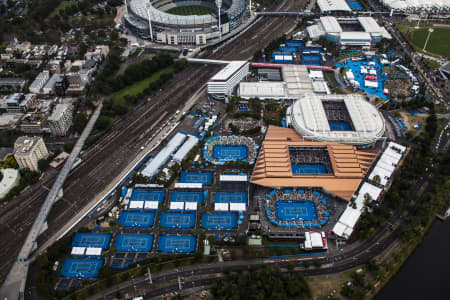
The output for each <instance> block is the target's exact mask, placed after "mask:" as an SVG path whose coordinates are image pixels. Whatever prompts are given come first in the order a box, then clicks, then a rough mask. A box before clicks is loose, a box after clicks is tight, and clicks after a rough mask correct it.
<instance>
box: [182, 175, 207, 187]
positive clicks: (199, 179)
mask: <svg viewBox="0 0 450 300" xmlns="http://www.w3.org/2000/svg"><path fill="white" fill-rule="evenodd" d="M180 182H182V183H202V184H204V185H208V184H210V183H211V182H212V173H191V172H181V177H180Z"/></svg>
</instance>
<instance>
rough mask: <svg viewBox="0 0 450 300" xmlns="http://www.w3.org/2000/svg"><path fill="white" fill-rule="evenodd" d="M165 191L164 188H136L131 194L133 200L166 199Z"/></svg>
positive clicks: (159, 200)
mask: <svg viewBox="0 0 450 300" xmlns="http://www.w3.org/2000/svg"><path fill="white" fill-rule="evenodd" d="M165 194H166V193H165V192H164V191H163V190H143V189H135V190H134V191H133V194H131V201H158V202H160V203H162V202H163V201H164V196H165Z"/></svg>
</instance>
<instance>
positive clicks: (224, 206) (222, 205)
mask: <svg viewBox="0 0 450 300" xmlns="http://www.w3.org/2000/svg"><path fill="white" fill-rule="evenodd" d="M214 210H215V211H228V203H214Z"/></svg>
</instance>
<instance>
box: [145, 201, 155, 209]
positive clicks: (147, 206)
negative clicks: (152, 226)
mask: <svg viewBox="0 0 450 300" xmlns="http://www.w3.org/2000/svg"><path fill="white" fill-rule="evenodd" d="M158 205H159V202H158V201H145V204H144V208H145V209H158Z"/></svg>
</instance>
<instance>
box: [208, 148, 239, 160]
mask: <svg viewBox="0 0 450 300" xmlns="http://www.w3.org/2000/svg"><path fill="white" fill-rule="evenodd" d="M213 156H214V158H216V159H245V158H247V146H244V145H240V146H234V145H215V146H214V149H213Z"/></svg>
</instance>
